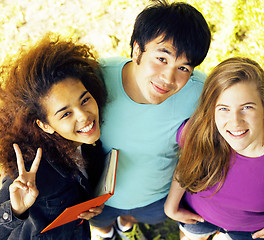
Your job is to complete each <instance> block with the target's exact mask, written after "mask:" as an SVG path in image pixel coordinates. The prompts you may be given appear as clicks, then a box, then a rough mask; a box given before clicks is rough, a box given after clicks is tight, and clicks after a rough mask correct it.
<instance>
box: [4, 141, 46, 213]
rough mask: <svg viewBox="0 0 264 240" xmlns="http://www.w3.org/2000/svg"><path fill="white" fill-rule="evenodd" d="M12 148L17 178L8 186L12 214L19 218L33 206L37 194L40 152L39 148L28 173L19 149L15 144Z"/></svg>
mask: <svg viewBox="0 0 264 240" xmlns="http://www.w3.org/2000/svg"><path fill="white" fill-rule="evenodd" d="M13 147H14V150H15V153H16V157H17V167H18V173H19V176H18V177H17V178H16V179H15V180H14V182H13V183H12V184H11V185H10V186H9V192H10V201H11V206H12V210H13V213H14V215H15V216H20V215H21V214H23V213H24V212H25V211H26V210H27V209H29V208H30V207H31V206H32V205H33V204H34V202H35V200H36V198H37V196H38V194H39V191H38V189H37V187H36V183H35V179H36V173H37V170H38V167H39V163H40V159H41V155H42V151H41V148H39V149H38V150H37V154H36V157H35V159H34V161H33V163H32V166H31V168H30V171H29V172H27V171H26V169H25V165H24V160H23V156H22V153H21V151H20V148H19V147H18V145H17V144H14V145H13Z"/></svg>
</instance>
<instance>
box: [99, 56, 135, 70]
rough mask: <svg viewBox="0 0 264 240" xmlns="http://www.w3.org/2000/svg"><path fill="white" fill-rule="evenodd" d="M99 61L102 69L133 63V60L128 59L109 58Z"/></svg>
mask: <svg viewBox="0 0 264 240" xmlns="http://www.w3.org/2000/svg"><path fill="white" fill-rule="evenodd" d="M98 61H99V64H100V66H101V67H102V68H106V67H118V66H122V65H124V64H125V63H127V62H129V61H131V59H130V58H126V57H108V58H99V59H98Z"/></svg>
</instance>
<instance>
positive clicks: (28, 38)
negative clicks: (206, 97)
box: [0, 0, 264, 73]
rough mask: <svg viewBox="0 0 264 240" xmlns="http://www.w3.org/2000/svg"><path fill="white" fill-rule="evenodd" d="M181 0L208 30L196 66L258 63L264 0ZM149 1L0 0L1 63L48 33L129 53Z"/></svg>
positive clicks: (102, 51)
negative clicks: (206, 47)
mask: <svg viewBox="0 0 264 240" xmlns="http://www.w3.org/2000/svg"><path fill="white" fill-rule="evenodd" d="M170 2H171V1H170ZM185 2H188V3H190V4H192V5H193V6H195V7H196V8H197V9H198V10H199V11H201V12H202V14H203V15H204V17H205V19H206V20H207V22H208V24H209V26H210V29H211V31H212V36H213V39H212V44H211V48H210V51H209V53H208V55H207V58H206V60H205V61H204V62H203V63H202V64H201V66H199V68H200V69H201V70H203V71H205V72H206V73H208V72H209V71H210V70H211V69H212V68H213V67H214V66H216V65H217V64H218V63H219V62H220V61H222V60H224V59H226V58H228V57H231V56H247V57H250V58H253V59H255V60H256V61H257V62H259V63H260V65H262V67H263V59H264V58H263V56H264V31H263V30H264V29H263V23H264V1H261V0H211V1H210V0H209V1H207V0H188V1H185ZM149 3H150V1H148V0H40V1H37V0H0V63H1V62H3V61H4V58H5V57H6V56H7V55H13V54H15V53H16V52H17V50H18V49H19V47H21V46H22V45H29V44H30V43H34V42H35V41H37V40H38V39H40V38H41V37H42V36H43V35H45V34H46V33H47V32H53V33H56V34H59V35H62V36H63V37H72V38H73V39H77V40H78V41H80V42H82V43H88V44H92V45H93V46H94V48H95V50H96V51H97V53H98V55H99V56H104V57H105V56H114V55H120V56H129V55H130V47H129V40H130V36H131V33H132V29H133V24H134V20H135V17H136V15H137V14H138V13H139V12H140V11H141V10H142V9H143V8H144V7H145V6H146V5H147V4H149ZM161 21H162V19H161ZM179 24H180V23H179Z"/></svg>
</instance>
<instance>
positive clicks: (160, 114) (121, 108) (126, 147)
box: [100, 57, 206, 209]
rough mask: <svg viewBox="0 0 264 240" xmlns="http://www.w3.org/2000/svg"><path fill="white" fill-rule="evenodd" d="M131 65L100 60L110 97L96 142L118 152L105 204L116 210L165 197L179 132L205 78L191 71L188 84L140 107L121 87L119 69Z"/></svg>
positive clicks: (113, 60)
mask: <svg viewBox="0 0 264 240" xmlns="http://www.w3.org/2000/svg"><path fill="white" fill-rule="evenodd" d="M129 61H131V59H128V58H121V57H113V58H107V59H101V60H100V62H101V66H102V70H103V75H104V80H105V84H106V88H107V92H108V95H109V96H108V103H107V105H106V107H105V109H104V110H103V112H104V113H103V124H102V125H101V138H100V139H101V141H102V143H103V148H104V150H105V151H106V152H108V151H109V150H110V149H111V148H116V149H119V150H120V152H119V159H118V167H117V176H116V187H115V193H114V196H112V197H111V198H110V199H109V200H108V201H107V202H106V205H108V206H111V207H115V208H119V209H133V208H138V207H142V206H146V205H148V204H151V203H153V202H155V201H158V200H160V199H161V198H164V197H165V196H166V195H167V194H168V192H169V188H170V183H171V180H172V175H173V172H174V169H175V166H176V163H177V159H176V153H177V149H178V145H177V143H176V133H177V129H178V128H179V126H180V125H181V123H182V122H183V121H184V120H185V119H187V118H189V117H190V116H191V114H192V113H193V111H194V109H195V107H196V104H197V100H198V98H199V96H200V94H201V91H202V88H203V83H204V79H205V77H206V75H205V74H204V73H202V72H200V71H198V70H195V71H194V72H193V75H192V77H191V78H190V80H189V81H188V83H187V84H186V85H185V86H184V87H183V88H182V89H181V90H180V91H179V92H178V93H176V94H174V95H173V96H171V97H169V98H168V99H167V100H165V101H164V102H162V103H161V104H158V105H153V104H138V103H135V102H134V101H133V100H131V99H130V98H129V97H128V96H127V94H126V93H125V91H124V89H123V85H122V68H123V66H124V65H125V64H126V63H127V62H129Z"/></svg>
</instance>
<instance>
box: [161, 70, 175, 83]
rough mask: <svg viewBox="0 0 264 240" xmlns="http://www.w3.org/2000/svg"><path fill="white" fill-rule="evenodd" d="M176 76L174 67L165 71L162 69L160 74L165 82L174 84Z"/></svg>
mask: <svg viewBox="0 0 264 240" xmlns="http://www.w3.org/2000/svg"><path fill="white" fill-rule="evenodd" d="M175 78H176V70H175V69H174V68H168V69H166V71H163V72H162V74H161V79H162V80H163V81H164V82H165V83H166V84H174V83H175Z"/></svg>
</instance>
